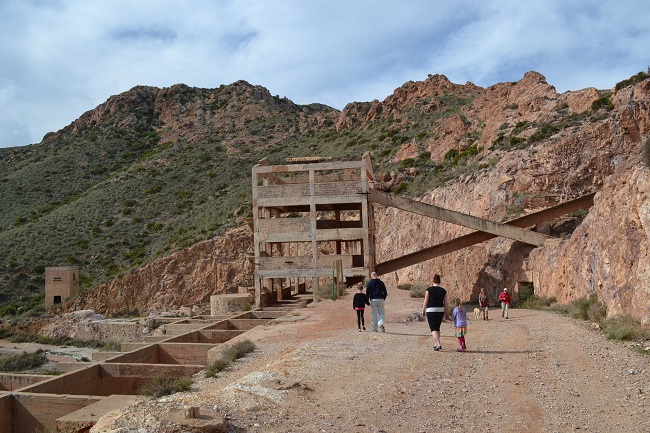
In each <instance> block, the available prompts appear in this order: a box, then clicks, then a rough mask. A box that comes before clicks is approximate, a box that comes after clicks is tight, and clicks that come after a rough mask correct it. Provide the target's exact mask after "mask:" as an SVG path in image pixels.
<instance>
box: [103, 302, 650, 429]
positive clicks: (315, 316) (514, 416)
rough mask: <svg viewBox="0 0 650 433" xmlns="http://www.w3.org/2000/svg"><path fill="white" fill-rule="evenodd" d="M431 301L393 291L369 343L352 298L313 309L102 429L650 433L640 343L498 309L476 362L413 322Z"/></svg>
mask: <svg viewBox="0 0 650 433" xmlns="http://www.w3.org/2000/svg"><path fill="white" fill-rule="evenodd" d="M421 302H422V300H421V299H413V298H410V297H409V296H408V293H407V292H403V291H398V290H393V291H391V292H390V294H389V298H388V300H387V303H386V309H387V323H386V333H373V332H357V330H356V323H355V320H356V319H355V313H354V311H353V310H352V308H351V304H352V296H351V295H347V296H345V297H344V298H343V299H341V300H338V301H336V302H332V301H329V300H328V301H323V302H319V303H314V304H310V305H309V306H308V307H306V308H303V309H300V310H297V311H296V312H295V313H294V314H292V315H290V316H288V317H287V319H286V320H281V321H278V323H276V324H272V325H268V326H264V327H260V328H259V329H256V330H254V331H252V332H249V333H247V334H245V338H248V339H250V340H252V341H253V342H254V343H255V344H256V346H257V349H256V350H255V352H253V353H251V354H249V355H248V356H247V357H246V358H244V359H242V360H240V361H237V362H236V363H235V364H233V366H232V367H231V368H229V369H228V370H226V371H224V372H222V373H221V374H220V375H219V376H218V377H216V378H212V379H205V378H204V376H203V375H202V374H199V375H197V376H196V377H195V380H196V381H195V384H194V386H193V389H192V391H191V392H187V393H180V394H175V395H173V396H169V397H165V398H162V399H159V400H157V401H150V402H144V403H140V405H139V406H136V407H131V408H128V409H127V410H125V411H123V412H121V413H118V414H113V415H112V416H110V417H107V418H106V419H105V420H104V421H103V422H100V423H98V424H97V425H96V426H95V428H93V430H92V432H108V431H112V430H115V429H117V428H121V430H118V431H120V432H121V433H127V432H131V431H133V432H135V431H137V432H139V433H146V432H181V431H224V432H277V433H280V432H323V433H329V432H373V433H379V432H435V431H445V432H478V431H483V432H524V431H525V432H574V431H585V432H622V431H625V432H645V433H647V432H650V410H649V407H650V399H649V397H648V396H650V368H649V367H650V357H648V356H644V355H642V354H640V353H638V352H636V351H634V350H633V349H632V348H631V347H630V345H628V344H623V343H618V342H612V341H608V340H606V339H604V337H603V336H602V335H601V334H600V333H598V332H596V331H593V330H591V329H590V328H589V326H588V324H586V323H584V322H580V321H576V320H573V319H570V318H567V317H564V316H560V315H557V314H553V313H547V312H539V311H532V310H519V309H512V310H511V311H510V318H509V319H508V320H504V319H502V318H501V317H500V314H499V311H498V310H492V311H491V313H492V314H491V316H492V318H491V320H489V321H483V320H471V321H470V324H469V334H468V335H467V345H468V348H469V350H468V351H467V352H464V353H458V352H456V341H455V338H454V337H453V331H452V328H451V325H450V324H449V323H444V324H443V330H442V331H443V338H442V342H443V350H442V351H441V352H436V351H434V350H433V344H432V339H431V336H430V334H429V332H428V327H427V325H426V323H425V322H421V321H417V320H413V319H415V318H416V317H417V312H418V311H419V310H420V307H421ZM348 304H349V305H348ZM472 308H473V307H468V309H469V310H470V312H471V309H472ZM471 316H472V319H473V315H471ZM366 317H367V319H368V322H369V320H370V319H369V317H370V314H369V311H368V312H367V313H366ZM368 328H369V326H368ZM188 407H198V408H199V410H200V413H201V417H200V418H202V420H201V422H202V423H203V424H204V425H205V424H210V425H213V426H216V425H219V426H220V427H219V428H215V429H213V430H206V429H199V427H198V424H197V423H199V420H187V419H183V416H182V414H183V413H184V412H186V411H187V408H188ZM136 413H146V414H147V416H146V417H140V416H134V415H135V414H136ZM183 426H184V427H183Z"/></svg>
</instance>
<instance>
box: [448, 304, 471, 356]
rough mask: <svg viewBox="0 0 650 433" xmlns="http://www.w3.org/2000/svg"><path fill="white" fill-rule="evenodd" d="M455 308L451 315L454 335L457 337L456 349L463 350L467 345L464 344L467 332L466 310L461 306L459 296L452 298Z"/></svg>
mask: <svg viewBox="0 0 650 433" xmlns="http://www.w3.org/2000/svg"><path fill="white" fill-rule="evenodd" d="M454 303H455V304H456V308H454V312H453V313H452V315H451V317H452V319H454V327H455V328H456V331H455V332H454V335H455V336H456V338H458V351H459V352H464V351H465V350H467V345H466V344H465V334H467V310H466V309H464V308H463V304H462V303H461V302H460V298H456V299H455V300H454Z"/></svg>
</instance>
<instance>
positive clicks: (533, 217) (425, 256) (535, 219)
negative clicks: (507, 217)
mask: <svg viewBox="0 0 650 433" xmlns="http://www.w3.org/2000/svg"><path fill="white" fill-rule="evenodd" d="M594 195H595V193H594V194H588V195H585V196H582V197H578V198H577V199H575V200H571V201H568V202H565V203H560V204H558V205H556V206H553V207H551V208H548V209H544V210H542V211H540V212H535V213H532V214H529V215H526V216H523V217H521V218H517V219H514V220H512V221H508V222H507V223H506V225H508V226H514V227H530V226H531V225H535V224H540V223H543V222H546V221H549V220H551V219H553V218H557V217H559V216H562V215H565V214H568V213H571V212H575V211H577V210H580V209H586V208H589V207H591V206H592V205H593V204H594ZM495 237H497V235H494V234H491V233H486V232H473V233H470V234H467V235H465V236H460V237H458V238H455V239H452V240H450V241H447V242H443V243H441V244H438V245H434V246H432V247H428V248H425V249H422V250H420V251H416V252H413V253H411V254H406V255H404V256H401V257H398V258H396V259H392V260H387V261H385V262H383V263H379V264H377V266H376V267H375V271H376V272H377V273H378V274H380V275H383V274H386V273H388V272H393V271H396V270H398V269H402V268H405V267H407V266H411V265H415V264H417V263H421V262H424V261H426V260H431V259H434V258H436V257H440V256H443V255H445V254H448V253H451V252H453V251H457V250H460V249H462V248H466V247H469V246H472V245H475V244H478V243H481V242H485V241H487V240H489V239H493V238H495Z"/></svg>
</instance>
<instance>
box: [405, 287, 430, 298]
mask: <svg viewBox="0 0 650 433" xmlns="http://www.w3.org/2000/svg"><path fill="white" fill-rule="evenodd" d="M426 291H427V288H426V287H424V286H413V287H411V288H410V289H409V292H410V293H409V295H410V296H411V298H424V294H425V293H426Z"/></svg>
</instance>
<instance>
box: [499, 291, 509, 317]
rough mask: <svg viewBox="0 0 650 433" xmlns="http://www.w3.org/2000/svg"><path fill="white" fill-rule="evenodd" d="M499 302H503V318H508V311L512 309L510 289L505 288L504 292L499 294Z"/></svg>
mask: <svg viewBox="0 0 650 433" xmlns="http://www.w3.org/2000/svg"><path fill="white" fill-rule="evenodd" d="M499 301H501V317H505V318H506V319H507V318H508V309H510V302H511V301H510V293H508V289H506V288H504V289H503V292H501V293H499Z"/></svg>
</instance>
